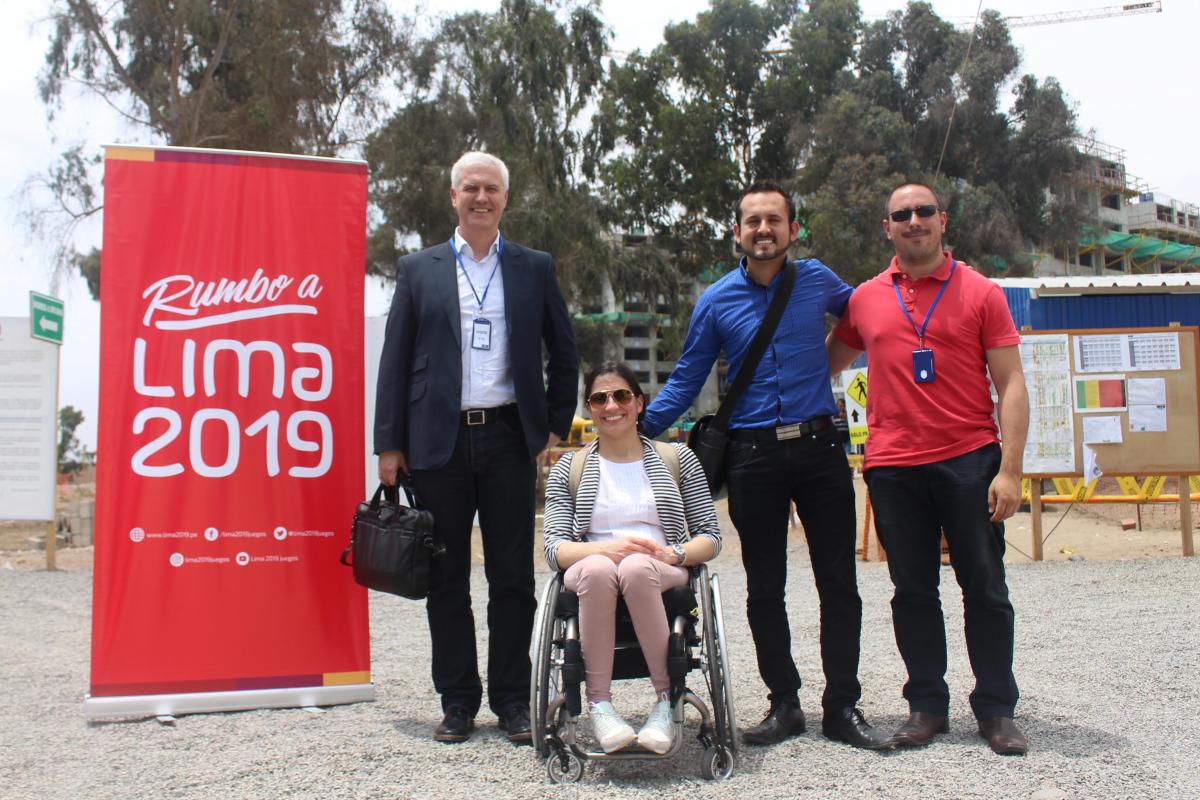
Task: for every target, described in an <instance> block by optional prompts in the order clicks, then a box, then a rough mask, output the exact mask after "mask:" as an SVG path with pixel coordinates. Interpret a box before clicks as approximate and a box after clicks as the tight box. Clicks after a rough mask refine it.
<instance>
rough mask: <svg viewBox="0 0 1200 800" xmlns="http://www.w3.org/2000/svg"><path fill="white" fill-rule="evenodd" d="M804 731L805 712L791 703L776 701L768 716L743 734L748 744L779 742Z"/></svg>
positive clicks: (743, 739)
mask: <svg viewBox="0 0 1200 800" xmlns="http://www.w3.org/2000/svg"><path fill="white" fill-rule="evenodd" d="M801 733H804V712H803V711H801V710H800V706H794V705H792V704H791V703H776V704H775V705H773V706H772V707H771V710H770V711H769V712H767V716H766V718H765V719H764V720H763V721H762V722H760V723H758V724H757V725H755V726H754V727H753V728H750V729H749V730H747V731H746V732H745V733H743V734H742V741H743V742H745V743H746V744H779V743H780V742H782V741H783V740H784V739H787V738H788V737H790V736H797V735H799V734H801Z"/></svg>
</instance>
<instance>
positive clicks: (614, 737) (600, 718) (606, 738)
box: [588, 700, 637, 753]
mask: <svg viewBox="0 0 1200 800" xmlns="http://www.w3.org/2000/svg"><path fill="white" fill-rule="evenodd" d="M588 716H589V717H591V719H592V733H593V735H595V737H596V741H597V742H599V743H600V749H601V750H603V751H604V752H606V753H615V752H616V751H618V750H620V749H621V748H622V747H626V746H628V745H630V744H633V741H634V740H635V739H637V734H636V733H634V732H633V727H632V726H631V725H630V724H629V723H628V722H626V721H625V720H624V719H622V717H621V715H620V714H618V713H617V710H616V709H615V708H613V704H612V703H611V702H609V701H608V700H601V701H600V702H599V703H588Z"/></svg>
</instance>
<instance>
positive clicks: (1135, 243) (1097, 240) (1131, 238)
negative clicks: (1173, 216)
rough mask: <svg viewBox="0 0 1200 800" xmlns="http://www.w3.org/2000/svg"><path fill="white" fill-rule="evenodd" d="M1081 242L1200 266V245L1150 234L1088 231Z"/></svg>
mask: <svg viewBox="0 0 1200 800" xmlns="http://www.w3.org/2000/svg"><path fill="white" fill-rule="evenodd" d="M1079 243H1080V244H1082V245H1089V246H1103V247H1105V248H1107V249H1109V250H1115V251H1117V252H1120V253H1128V254H1129V255H1131V256H1132V257H1134V258H1150V257H1151V256H1158V257H1159V258H1160V259H1162V260H1163V261H1174V262H1177V263H1180V264H1190V265H1192V266H1200V247H1192V246H1191V245H1186V244H1176V243H1175V242H1168V241H1165V240H1163V239H1155V238H1153V237H1150V236H1138V235H1137V234H1134V233H1118V232H1117V231H1095V230H1092V231H1087V232H1085V233H1084V234H1083V235H1082V236H1080V237H1079Z"/></svg>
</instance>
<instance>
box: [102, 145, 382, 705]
mask: <svg viewBox="0 0 1200 800" xmlns="http://www.w3.org/2000/svg"><path fill="white" fill-rule="evenodd" d="M366 181H367V167H366V164H364V163H362V162H352V161H340V160H332V159H312V158H298V157H287V156H275V155H267V154H261V153H235V152H228V151H211V150H193V149H187V148H133V147H108V148H106V149H105V174H104V247H103V252H102V269H101V284H100V300H101V324H100V415H99V441H98V449H97V459H96V462H97V469H96V554H95V585H94V593H93V600H94V602H93V609H92V664H91V692H90V694H89V695H88V697H87V699H86V700H85V703H84V708H85V714H86V715H87V716H89V717H104V716H127V715H144V714H176V713H185V712H191V711H217V710H230V709H237V708H261V707H279V706H307V705H330V704H334V703H340V702H354V701H358V700H367V699H372V698H373V696H374V690H373V686H372V685H371V678H370V651H369V637H368V629H367V600H366V593H365V590H363V589H362V588H361V587H359V586H358V585H357V584H355V583H354V581H353V578H352V576H351V571H350V570H348V569H346V568H345V567H343V566H341V564H339V563H338V555H339V554H340V552H341V549H342V548H343V547H344V546H345V544H346V540H347V538H348V532H349V526H350V520H351V517H352V516H353V512H354V508H355V505H356V504H357V503H358V502H359V501H361V500H362V498H363V497H364V495H365V487H364V486H363V470H362V463H363V445H364V442H363V394H362V393H363V276H364V262H365V229H366Z"/></svg>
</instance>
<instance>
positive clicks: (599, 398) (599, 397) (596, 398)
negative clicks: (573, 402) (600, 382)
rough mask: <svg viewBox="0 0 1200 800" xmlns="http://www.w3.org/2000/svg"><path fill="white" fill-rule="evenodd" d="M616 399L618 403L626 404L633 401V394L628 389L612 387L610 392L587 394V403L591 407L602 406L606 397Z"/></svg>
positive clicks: (604, 404)
mask: <svg viewBox="0 0 1200 800" xmlns="http://www.w3.org/2000/svg"><path fill="white" fill-rule="evenodd" d="M609 397H611V398H612V399H613V400H616V401H617V404H618V405H622V406H627V405H629V404H630V403H632V402H633V398H634V394H633V392H631V391H630V390H629V389H613V390H612V391H611V392H592V393H591V394H589V395H588V399H587V401H588V405H589V406H592V407H593V408H604V407H605V406H606V405H608V398H609Z"/></svg>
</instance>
